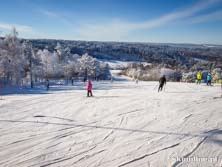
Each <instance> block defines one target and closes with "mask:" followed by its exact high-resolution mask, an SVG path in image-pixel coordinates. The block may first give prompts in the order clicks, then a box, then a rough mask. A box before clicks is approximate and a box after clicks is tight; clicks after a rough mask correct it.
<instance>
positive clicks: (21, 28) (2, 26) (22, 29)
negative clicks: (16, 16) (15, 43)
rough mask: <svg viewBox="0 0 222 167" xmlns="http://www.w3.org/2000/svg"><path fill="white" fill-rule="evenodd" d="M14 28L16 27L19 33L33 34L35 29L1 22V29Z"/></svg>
mask: <svg viewBox="0 0 222 167" xmlns="http://www.w3.org/2000/svg"><path fill="white" fill-rule="evenodd" d="M13 27H15V28H16V30H17V31H18V32H25V33H30V32H33V29H32V27H31V26H27V25H19V24H10V23H1V22H0V29H3V30H11V29H12V28H13Z"/></svg>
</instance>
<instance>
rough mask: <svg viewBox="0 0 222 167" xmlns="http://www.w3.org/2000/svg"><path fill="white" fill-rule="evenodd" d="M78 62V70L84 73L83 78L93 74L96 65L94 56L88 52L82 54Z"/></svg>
mask: <svg viewBox="0 0 222 167" xmlns="http://www.w3.org/2000/svg"><path fill="white" fill-rule="evenodd" d="M79 63H80V71H81V73H82V74H84V77H85V78H88V77H94V76H95V71H96V69H97V67H98V66H97V62H96V59H95V58H93V57H91V56H89V55H88V54H84V55H82V57H81V58H80V59H79Z"/></svg>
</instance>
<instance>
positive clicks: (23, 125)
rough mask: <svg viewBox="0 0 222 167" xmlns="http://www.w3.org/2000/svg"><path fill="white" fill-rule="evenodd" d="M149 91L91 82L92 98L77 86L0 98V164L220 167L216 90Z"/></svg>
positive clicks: (148, 85)
mask: <svg viewBox="0 0 222 167" xmlns="http://www.w3.org/2000/svg"><path fill="white" fill-rule="evenodd" d="M156 85H157V82H139V84H138V85H136V84H135V83H134V82H132V81H118V82H113V83H110V82H99V83H94V87H95V90H94V91H93V93H94V95H95V97H93V98H86V91H85V90H84V87H85V86H84V85H81V83H78V84H77V86H73V87H72V86H56V87H53V88H52V89H51V91H49V92H48V93H47V92H46V91H44V90H42V91H41V90H35V91H33V92H30V91H29V92H27V94H10V95H7V96H4V97H3V100H0V125H1V126H0V166H1V167H3V166H5V167H6V166H7V167H28V166H34V167H39V166H42V167H43V166H44V167H45V166H53V167H59V166H60V167H63V166H64V167H69V166H70V167H75V166H76V167H87V166H90V167H97V166H103V167H116V166H130V167H136V166H138V167H149V166H150V167H166V166H167V167H168V166H171V167H176V166H178V167H179V166H182V167H185V166H186V167H187V166H188V165H189V166H190V167H197V166H198V167H220V166H221V165H222V162H221V161H222V119H221V118H222V110H221V104H222V98H221V94H222V91H221V90H220V87H219V86H214V87H207V86H205V85H195V84H188V83H167V87H166V89H165V91H164V92H161V93H157V90H156V89H157V88H156ZM24 92H26V91H24ZM24 92H23V93H24ZM200 158H201V159H200ZM181 160H182V161H181Z"/></svg>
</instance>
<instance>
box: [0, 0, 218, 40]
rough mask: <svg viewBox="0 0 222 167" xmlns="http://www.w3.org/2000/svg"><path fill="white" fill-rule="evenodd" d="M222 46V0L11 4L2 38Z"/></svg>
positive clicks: (31, 0) (29, 0) (30, 0)
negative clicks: (13, 33)
mask: <svg viewBox="0 0 222 167" xmlns="http://www.w3.org/2000/svg"><path fill="white" fill-rule="evenodd" d="M13 26H14V27H16V28H17V30H18V32H19V36H20V37H23V38H51V39H69V40H89V41H129V42H160V43H164V42H170V43H199V44H200V43H208V44H222V0H186V1H181V0H137V1H136V0H6V1H2V2H1V5H0V35H1V36H3V35H5V34H7V33H9V32H10V29H11V28H12V27H13Z"/></svg>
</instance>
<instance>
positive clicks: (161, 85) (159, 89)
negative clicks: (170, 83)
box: [158, 75, 166, 92]
mask: <svg viewBox="0 0 222 167" xmlns="http://www.w3.org/2000/svg"><path fill="white" fill-rule="evenodd" d="M164 85H166V77H165V75H163V76H162V77H161V78H160V80H159V88H158V92H159V91H162V89H163V86H164Z"/></svg>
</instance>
